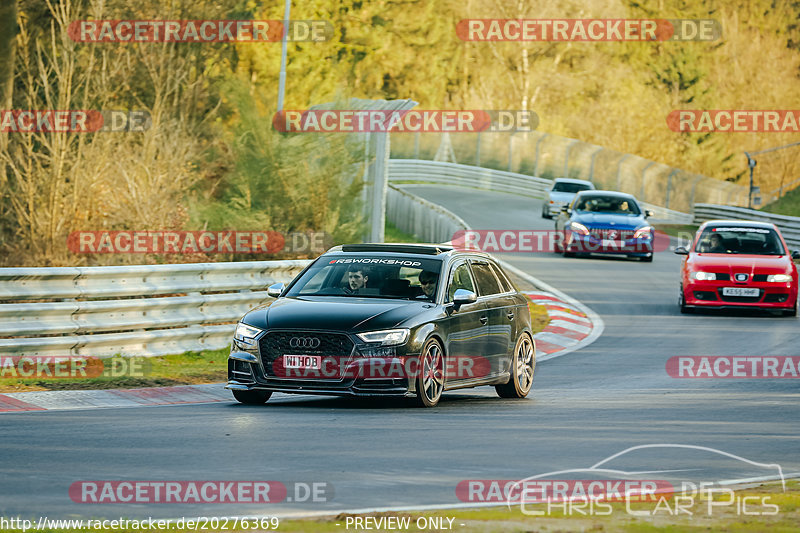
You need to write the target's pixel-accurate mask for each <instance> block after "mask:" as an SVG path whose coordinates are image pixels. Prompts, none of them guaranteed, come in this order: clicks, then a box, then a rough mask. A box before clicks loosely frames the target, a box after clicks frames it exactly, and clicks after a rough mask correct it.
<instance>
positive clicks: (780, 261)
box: [675, 220, 800, 316]
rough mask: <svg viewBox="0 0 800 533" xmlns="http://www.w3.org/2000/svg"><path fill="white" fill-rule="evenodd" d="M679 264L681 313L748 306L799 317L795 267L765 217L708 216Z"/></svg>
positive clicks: (793, 255)
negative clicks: (760, 220)
mask: <svg viewBox="0 0 800 533" xmlns="http://www.w3.org/2000/svg"><path fill="white" fill-rule="evenodd" d="M675 253H676V254H678V255H685V256H686V258H684V260H683V265H682V268H681V287H680V296H679V300H678V301H679V304H680V308H681V313H688V312H691V310H693V309H695V308H717V309H719V308H726V307H750V308H758V309H765V310H773V311H783V314H785V315H790V316H797V267H796V266H795V264H794V261H793V259H797V258H800V252H797V251H795V252H790V251H789V248H788V247H787V246H786V241H784V240H783V236H782V235H781V233H780V231H778V228H776V227H775V225H774V224H770V223H766V222H753V221H741V220H710V221H708V222H706V223H705V224H703V225H702V226H700V229H698V230H697V234H696V235H695V238H694V242H693V243H692V248H691V250H687V249H686V248H684V247H682V246H680V247H678V248H676V249H675Z"/></svg>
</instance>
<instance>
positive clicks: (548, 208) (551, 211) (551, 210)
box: [545, 201, 566, 217]
mask: <svg viewBox="0 0 800 533" xmlns="http://www.w3.org/2000/svg"><path fill="white" fill-rule="evenodd" d="M565 205H566V204H565V203H564V202H556V201H553V203H550V202H549V201H548V202H547V203H546V204H545V212H546V213H547V215H548V216H551V217H552V216H555V215H558V214H559V213H560V212H561V208H562V207H563V206H565Z"/></svg>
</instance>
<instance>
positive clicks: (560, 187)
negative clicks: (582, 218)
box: [553, 182, 592, 193]
mask: <svg viewBox="0 0 800 533" xmlns="http://www.w3.org/2000/svg"><path fill="white" fill-rule="evenodd" d="M591 189H592V186H591V185H588V184H585V183H569V182H558V183H556V184H555V185H553V192H571V193H576V192H581V191H589V190H591Z"/></svg>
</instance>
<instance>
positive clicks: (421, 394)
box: [417, 339, 444, 407]
mask: <svg viewBox="0 0 800 533" xmlns="http://www.w3.org/2000/svg"><path fill="white" fill-rule="evenodd" d="M419 358H420V361H419V372H418V375H417V406H419V407H436V404H438V403H439V399H440V398H441V397H442V392H443V391H444V350H443V349H442V345H441V344H439V341H437V340H436V339H428V341H427V342H426V343H425V346H423V348H422V353H421V354H420V356H419Z"/></svg>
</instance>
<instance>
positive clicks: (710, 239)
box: [694, 226, 785, 255]
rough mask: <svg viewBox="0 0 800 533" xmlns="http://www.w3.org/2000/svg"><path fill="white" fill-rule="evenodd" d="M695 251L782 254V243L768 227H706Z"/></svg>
mask: <svg viewBox="0 0 800 533" xmlns="http://www.w3.org/2000/svg"><path fill="white" fill-rule="evenodd" d="M694 251H695V252H701V253H708V254H749V255H784V253H785V251H784V249H783V244H781V240H780V238H778V234H777V232H776V231H775V230H773V229H769V228H750V227H746V226H742V227H716V228H706V230H705V231H703V234H702V235H701V236H700V238H699V239H698V240H697V245H696V246H695V248H694Z"/></svg>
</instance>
